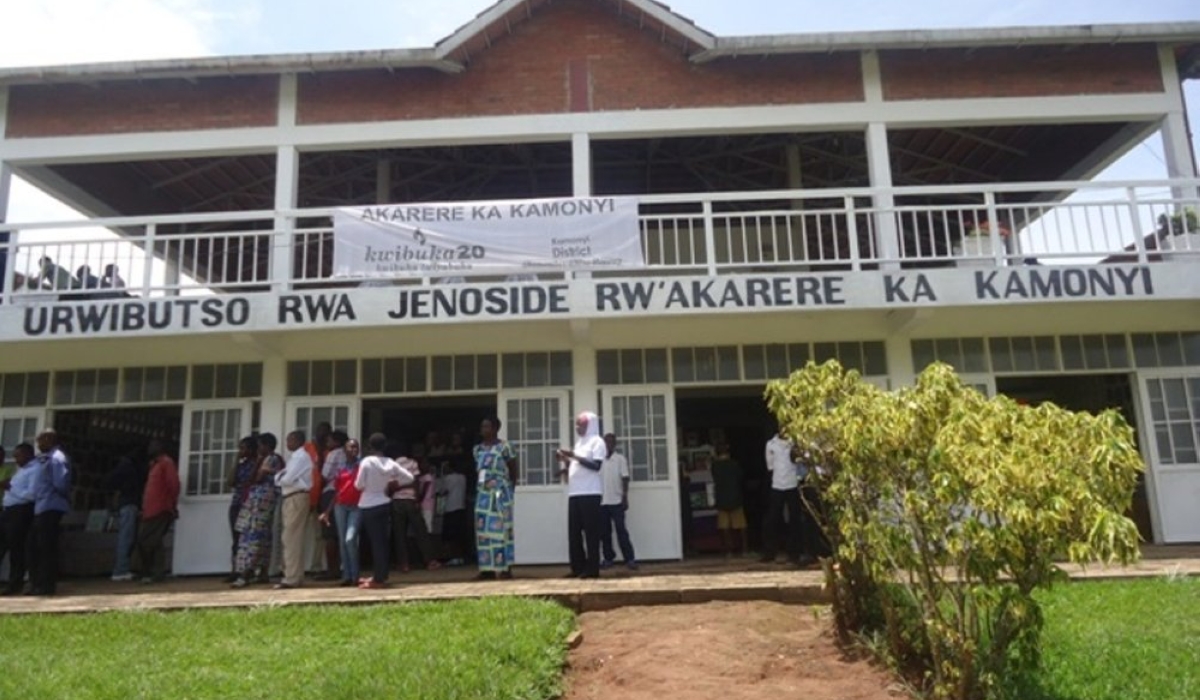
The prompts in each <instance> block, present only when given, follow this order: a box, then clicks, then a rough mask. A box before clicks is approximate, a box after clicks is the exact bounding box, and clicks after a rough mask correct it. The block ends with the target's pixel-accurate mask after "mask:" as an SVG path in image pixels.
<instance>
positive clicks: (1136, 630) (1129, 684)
mask: <svg viewBox="0 0 1200 700" xmlns="http://www.w3.org/2000/svg"><path fill="white" fill-rule="evenodd" d="M1038 598H1039V600H1040V602H1041V603H1042V605H1043V610H1044V611H1045V615H1046V628H1045V632H1044V634H1043V642H1044V644H1043V649H1044V656H1043V659H1042V661H1043V668H1042V670H1041V672H1040V673H1039V674H1038V675H1037V676H1036V678H1035V682H1034V683H1033V684H1032V685H1031V686H1026V687H1024V688H1022V689H1021V690H1020V691H1019V693H1018V697H1020V698H1022V700H1196V699H1197V698H1200V579H1196V578H1191V579H1185V578H1179V579H1165V578H1158V579H1139V580H1133V581H1079V582H1075V583H1070V584H1066V585H1060V586H1057V587H1055V588H1054V589H1053V590H1051V591H1049V592H1048V593H1045V594H1043V595H1039V596H1038Z"/></svg>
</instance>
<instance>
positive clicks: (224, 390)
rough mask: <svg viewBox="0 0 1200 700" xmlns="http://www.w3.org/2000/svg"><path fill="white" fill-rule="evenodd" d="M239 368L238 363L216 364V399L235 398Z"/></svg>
mask: <svg viewBox="0 0 1200 700" xmlns="http://www.w3.org/2000/svg"><path fill="white" fill-rule="evenodd" d="M240 368H241V366H240V365H217V387H216V396H217V398H218V399H233V398H237V395H238V381H239V377H238V373H239V371H240Z"/></svg>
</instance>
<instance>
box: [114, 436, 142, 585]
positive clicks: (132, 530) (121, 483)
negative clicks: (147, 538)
mask: <svg viewBox="0 0 1200 700" xmlns="http://www.w3.org/2000/svg"><path fill="white" fill-rule="evenodd" d="M144 460H145V456H144V455H143V454H142V453H141V450H137V451H135V452H133V453H131V454H127V455H124V456H123V457H121V458H120V459H118V460H117V466H116V467H115V468H114V469H113V470H112V472H111V473H110V474H109V475H108V479H107V480H106V482H105V486H106V487H107V488H108V489H109V490H110V491H116V492H117V552H116V560H115V561H114V562H113V572H112V580H113V581H132V580H133V572H132V571H131V570H130V565H129V560H130V558H131V555H132V554H133V548H134V545H135V542H136V540H137V529H138V514H139V512H140V511H141V509H142V492H143V491H144V489H145V487H146V472H145V469H144V468H143V464H145V462H144Z"/></svg>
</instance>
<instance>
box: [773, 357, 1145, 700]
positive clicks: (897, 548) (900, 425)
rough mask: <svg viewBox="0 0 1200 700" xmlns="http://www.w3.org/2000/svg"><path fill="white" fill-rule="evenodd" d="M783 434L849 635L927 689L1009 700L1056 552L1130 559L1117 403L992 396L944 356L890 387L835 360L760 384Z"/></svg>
mask: <svg viewBox="0 0 1200 700" xmlns="http://www.w3.org/2000/svg"><path fill="white" fill-rule="evenodd" d="M766 398H767V402H768V405H769V407H770V409H771V411H772V412H773V413H774V414H775V416H776V417H777V418H778V420H779V423H780V427H781V431H782V433H783V434H784V435H786V436H787V437H789V438H791V439H792V440H793V441H795V442H796V443H797V444H799V445H804V446H806V447H808V448H809V449H810V451H811V452H813V453H814V454H815V455H816V460H817V461H818V462H819V467H820V468H819V469H818V470H817V472H818V476H817V477H816V479H817V482H818V487H819V489H820V491H821V492H822V495H823V500H824V502H825V505H826V508H824V509H813V512H814V514H818V515H821V514H823V517H825V518H827V522H825V523H823V526H824V528H825V530H826V533H827V535H828V536H829V538H830V540H831V543H832V544H833V545H834V548H835V554H834V557H833V561H832V562H830V563H829V564H827V566H826V572H827V576H828V579H829V585H830V589H831V590H832V592H833V596H834V603H835V605H834V611H835V622H836V625H837V629H838V633H839V636H840V637H842V638H843V639H847V638H849V637H859V638H868V639H876V640H881V642H882V643H881V644H880V646H881V647H882V648H883V650H884V653H885V655H886V656H887V657H888V659H889V661H890V662H891V663H892V664H893V665H894V666H895V667H896V668H897V669H898V670H899V671H900V672H901V673H902V674H904V675H905V676H906V677H907V678H908V680H909V681H910V682H912V683H913V684H914V685H916V686H917V687H919V688H923V689H926V690H928V691H929V692H930V694H931V695H932V696H933V697H934V698H938V699H941V698H954V699H957V700H967V699H973V698H992V697H1002V696H1003V695H1004V694H1005V692H1006V690H1005V689H1006V688H1007V687H1009V686H1006V685H1005V684H1004V683H1002V681H1003V680H1004V679H1009V678H1013V677H1017V676H1019V675H1021V674H1023V673H1025V672H1027V671H1029V670H1030V669H1033V668H1036V667H1037V665H1038V662H1039V644H1038V640H1039V633H1040V630H1041V626H1042V614H1041V610H1040V608H1039V607H1038V605H1037V602H1036V601H1035V600H1034V598H1033V595H1032V594H1033V591H1034V590H1036V589H1039V588H1044V587H1047V586H1049V585H1051V584H1052V583H1053V582H1054V581H1055V580H1056V579H1058V578H1060V577H1061V576H1062V573H1061V571H1060V569H1059V568H1058V567H1057V565H1056V563H1055V562H1056V561H1058V560H1060V559H1061V558H1067V559H1069V560H1070V561H1073V562H1089V561H1104V562H1113V561H1118V562H1121V563H1128V562H1130V561H1133V560H1134V559H1135V558H1136V557H1137V555H1138V549H1137V543H1138V536H1137V529H1136V527H1135V526H1134V524H1133V522H1132V521H1130V520H1129V519H1127V518H1125V517H1124V515H1123V513H1125V512H1126V510H1127V509H1128V506H1129V503H1130V501H1131V499H1132V495H1133V489H1134V486H1135V484H1136V481H1137V476H1138V473H1139V472H1140V471H1141V469H1142V461H1141V457H1140V456H1139V454H1138V452H1137V449H1136V448H1135V446H1134V441H1133V431H1132V429H1131V428H1130V427H1129V425H1128V424H1126V423H1125V421H1124V420H1123V419H1122V418H1121V417H1120V415H1119V414H1118V413H1117V412H1115V411H1106V412H1104V413H1102V414H1100V415H1095V416H1094V415H1091V414H1087V413H1073V412H1070V411H1066V410H1063V409H1061V408H1059V407H1057V406H1054V405H1052V404H1043V405H1042V406H1039V407H1037V408H1030V407H1026V406H1021V405H1018V404H1017V403H1016V402H1014V401H1012V400H1011V399H1008V398H1006V397H997V398H994V399H987V398H986V397H984V396H983V395H981V394H979V393H978V392H977V391H975V390H973V389H971V388H969V387H967V386H965V385H964V384H963V383H962V382H961V381H960V380H959V379H958V377H957V376H956V375H955V374H954V371H953V369H951V368H950V367H949V366H947V365H942V364H936V365H932V366H930V367H929V368H927V369H926V370H925V371H924V372H922V373H921V375H920V376H919V377H918V379H917V382H916V385H915V386H912V387H906V388H904V389H900V390H898V391H895V392H885V391H882V390H880V389H878V388H876V387H874V386H872V385H870V384H867V383H866V382H863V381H862V380H861V379H860V377H859V376H858V374H857V373H856V372H853V371H846V370H843V369H842V367H841V366H840V365H838V364H837V363H836V362H834V361H831V362H827V363H825V364H823V365H816V364H813V363H809V365H808V366H807V367H806V368H805V369H803V370H800V371H798V372H796V373H795V374H793V375H792V376H791V377H790V378H788V379H786V380H780V381H776V382H772V383H771V384H769V385H768V387H767V390H766Z"/></svg>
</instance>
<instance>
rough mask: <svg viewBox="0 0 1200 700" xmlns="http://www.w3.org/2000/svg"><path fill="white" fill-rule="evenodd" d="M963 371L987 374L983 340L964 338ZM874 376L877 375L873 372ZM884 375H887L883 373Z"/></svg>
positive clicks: (880, 344) (881, 345) (881, 346)
mask: <svg viewBox="0 0 1200 700" xmlns="http://www.w3.org/2000/svg"><path fill="white" fill-rule="evenodd" d="M879 346H880V349H881V350H882V348H883V343H879ZM962 351H963V371H964V372H986V371H988V365H987V352H985V351H984V349H983V338H963V340H962ZM872 374H875V373H874V372H872ZM883 374H887V373H886V372H883Z"/></svg>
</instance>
